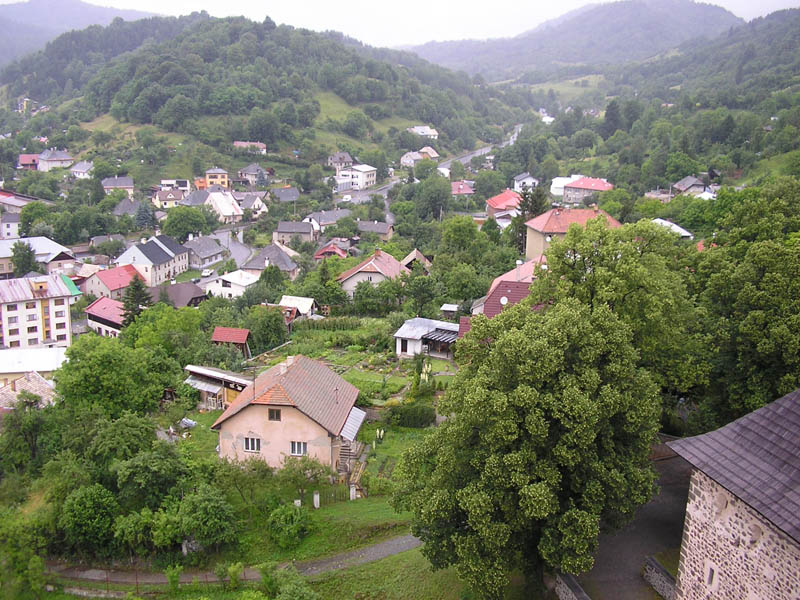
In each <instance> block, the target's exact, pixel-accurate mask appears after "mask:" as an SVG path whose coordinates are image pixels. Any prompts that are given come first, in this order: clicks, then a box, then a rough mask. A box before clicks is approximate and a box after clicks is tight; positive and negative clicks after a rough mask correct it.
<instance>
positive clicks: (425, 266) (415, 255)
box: [400, 248, 431, 273]
mask: <svg viewBox="0 0 800 600" xmlns="http://www.w3.org/2000/svg"><path fill="white" fill-rule="evenodd" d="M400 264H401V265H403V266H404V267H405V268H407V269H408V270H413V268H414V265H415V264H419V265H420V266H421V267H422V270H423V271H425V272H426V273H430V270H431V261H430V260H428V259H427V258H426V257H425V255H424V254H422V252H420V251H419V250H417V249H416V248H414V249H413V250H412V251H411V252H409V253H408V254H407V255H406V257H405V258H404V259H403V260H401V261H400Z"/></svg>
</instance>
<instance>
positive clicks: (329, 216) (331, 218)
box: [303, 208, 350, 233]
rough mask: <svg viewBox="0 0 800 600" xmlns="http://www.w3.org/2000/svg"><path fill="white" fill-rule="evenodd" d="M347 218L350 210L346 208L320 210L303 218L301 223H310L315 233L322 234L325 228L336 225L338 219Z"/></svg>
mask: <svg viewBox="0 0 800 600" xmlns="http://www.w3.org/2000/svg"><path fill="white" fill-rule="evenodd" d="M349 216H350V210H349V209H347V208H337V209H334V210H320V211H317V212H313V213H310V214H308V215H306V216H305V218H303V222H304V223H311V225H312V226H313V227H314V230H315V231H317V232H319V233H324V232H325V229H326V228H328V227H331V226H333V225H336V223H338V222H339V220H340V219H344V218H346V217H349Z"/></svg>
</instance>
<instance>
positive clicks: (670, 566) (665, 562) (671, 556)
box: [655, 547, 681, 577]
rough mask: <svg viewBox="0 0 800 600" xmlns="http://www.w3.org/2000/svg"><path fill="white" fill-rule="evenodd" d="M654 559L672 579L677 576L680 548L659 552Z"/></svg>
mask: <svg viewBox="0 0 800 600" xmlns="http://www.w3.org/2000/svg"><path fill="white" fill-rule="evenodd" d="M655 559H656V560H657V561H658V562H660V563H661V566H662V567H664V568H665V569H666V570H667V571H669V572H670V574H671V575H672V576H673V577H677V576H678V563H679V562H680V560H681V549H680V547H678V548H670V549H669V550H664V551H663V552H659V553H658V554H656V555H655Z"/></svg>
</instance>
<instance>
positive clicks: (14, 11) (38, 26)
mask: <svg viewBox="0 0 800 600" xmlns="http://www.w3.org/2000/svg"><path fill="white" fill-rule="evenodd" d="M149 16H152V14H151V13H145V12H141V11H138V10H121V9H117V8H110V7H105V6H95V5H93V4H88V3H86V2H81V1H80V0H28V1H27V2H17V3H14V4H3V5H0V26H2V28H3V40H2V42H0V50H2V52H0V66H2V65H5V64H8V63H10V62H11V61H13V60H14V59H15V58H17V57H20V56H23V55H25V54H27V53H28V52H32V51H34V50H38V49H39V48H42V47H44V45H45V43H46V42H48V41H49V40H52V39H54V38H55V37H57V36H58V35H59V34H61V33H64V32H66V31H70V30H72V29H84V28H85V27H88V26H90V25H108V24H109V23H111V22H112V21H113V20H114V19H117V18H121V19H125V20H128V21H131V20H136V19H142V18H145V17H149Z"/></svg>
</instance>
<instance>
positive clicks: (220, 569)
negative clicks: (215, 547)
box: [214, 562, 228, 585]
mask: <svg viewBox="0 0 800 600" xmlns="http://www.w3.org/2000/svg"><path fill="white" fill-rule="evenodd" d="M214 575H216V576H217V580H219V583H220V585H225V578H226V577H227V576H228V565H227V563H224V562H221V563H217V564H216V565H214Z"/></svg>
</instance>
